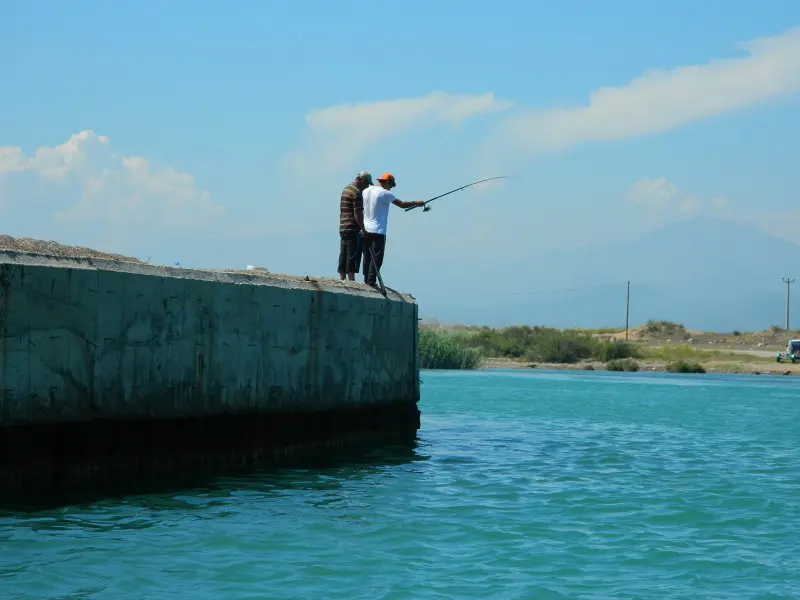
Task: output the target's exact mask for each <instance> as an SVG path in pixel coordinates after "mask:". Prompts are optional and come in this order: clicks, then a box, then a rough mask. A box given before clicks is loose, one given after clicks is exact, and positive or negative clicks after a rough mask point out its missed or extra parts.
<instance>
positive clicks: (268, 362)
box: [0, 251, 419, 495]
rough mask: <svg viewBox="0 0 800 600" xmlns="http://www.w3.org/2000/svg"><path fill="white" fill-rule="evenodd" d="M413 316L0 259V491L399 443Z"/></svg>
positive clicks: (62, 261)
mask: <svg viewBox="0 0 800 600" xmlns="http://www.w3.org/2000/svg"><path fill="white" fill-rule="evenodd" d="M417 314H418V311H417V305H416V302H415V301H414V299H413V298H412V297H410V296H407V295H404V294H400V293H396V292H392V291H390V292H389V293H388V296H387V297H383V296H382V295H381V294H379V293H378V292H376V291H373V290H371V289H369V288H367V287H366V286H363V285H359V284H353V283H345V282H339V281H335V280H314V279H309V278H303V277H289V276H284V275H274V274H270V273H264V272H259V271H212V270H197V269H183V268H173V267H164V266H156V265H147V264H143V263H135V262H124V261H118V260H99V259H82V258H65V257H55V256H46V255H35V254H25V253H17V252H10V251H0V336H2V338H1V339H0V346H1V347H0V360H1V361H2V362H1V364H0V490H3V491H5V492H11V491H14V490H16V492H18V493H20V494H22V495H25V494H24V492H26V490H27V491H31V490H39V491H40V492H42V493H46V490H47V489H48V488H51V487H54V486H55V487H61V488H63V487H64V486H69V485H73V484H78V483H80V482H82V481H84V480H87V479H92V478H97V477H100V478H103V477H111V476H114V477H119V476H121V475H120V473H123V472H127V473H129V476H134V474H135V473H139V474H140V475H141V473H142V472H143V470H148V469H149V470H152V469H162V470H164V469H166V470H169V469H181V470H185V469H187V468H195V467H197V468H203V466H204V465H208V464H210V463H214V464H222V463H236V464H241V463H248V462H258V461H260V460H269V459H274V458H276V457H280V456H288V455H293V454H297V453H302V452H305V451H309V450H313V449H319V448H325V447H330V446H336V445H341V444H347V443H351V442H359V441H364V440H369V439H383V438H387V439H388V438H394V437H397V436H400V437H409V436H410V437H411V438H413V436H414V434H415V432H416V430H417V429H418V427H419V411H418V409H417V402H418V400H419V368H418V355H417ZM148 472H149V471H148ZM0 493H2V492H0Z"/></svg>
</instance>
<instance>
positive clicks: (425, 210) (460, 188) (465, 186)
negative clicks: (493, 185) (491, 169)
mask: <svg viewBox="0 0 800 600" xmlns="http://www.w3.org/2000/svg"><path fill="white" fill-rule="evenodd" d="M493 179H508V176H507V175H500V176H498V177H489V178H488V179H480V180H479V181H473V182H472V183H468V184H467V185H462V186H461V187H459V188H456V189H454V190H450V191H449V192H445V193H444V194H440V195H438V196H434V197H433V198H431V199H430V200H426V201H425V203H424V204H423V205H422V212H428V211H429V210H430V209H431V207H430V206H428V204H429V203H430V202H433V201H434V200H437V199H439V198H441V197H443V196H447V195H449V194H452V193H454V192H458V191H460V190H463V189H464V188H468V187H470V186H473V185H477V184H479V183H483V182H484V181H492V180H493ZM415 208H417V207H416V206H412V207H410V208H407V209H405V211H406V212H408V211H410V210H414V209H415Z"/></svg>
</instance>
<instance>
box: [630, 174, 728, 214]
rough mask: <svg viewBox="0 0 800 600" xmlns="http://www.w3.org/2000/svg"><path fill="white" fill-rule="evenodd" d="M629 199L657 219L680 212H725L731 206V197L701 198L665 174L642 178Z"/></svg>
mask: <svg viewBox="0 0 800 600" xmlns="http://www.w3.org/2000/svg"><path fill="white" fill-rule="evenodd" d="M626 197H627V199H628V200H629V201H630V202H632V203H634V204H637V205H639V206H641V207H643V208H644V209H645V211H646V212H647V214H648V215H649V216H650V217H651V218H652V219H655V220H663V219H669V218H672V217H674V216H676V215H695V214H712V213H713V214H721V213H723V212H724V211H725V210H726V209H727V200H726V199H725V198H723V197H721V196H715V197H713V198H710V199H705V198H700V197H698V196H696V195H693V194H687V193H684V192H682V191H681V190H680V189H679V188H678V187H677V186H676V185H675V184H674V183H672V182H671V181H669V180H668V179H667V178H665V177H652V178H644V179H640V180H639V181H637V182H636V183H634V184H633V186H631V188H630V189H629V190H628V193H627V194H626Z"/></svg>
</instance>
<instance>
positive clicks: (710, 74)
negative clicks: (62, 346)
mask: <svg viewBox="0 0 800 600" xmlns="http://www.w3.org/2000/svg"><path fill="white" fill-rule="evenodd" d="M798 28H800V3H797V2H796V1H790V0H786V1H779V0H775V1H771V2H741V1H735V0H727V1H722V0H704V1H703V2H688V1H683V0H675V1H673V2H669V3H658V4H656V3H646V2H641V1H636V2H634V1H632V0H625V1H623V0H620V1H616V2H611V3H600V2H589V1H588V0H586V1H583V2H578V1H569V0H564V1H561V2H558V3H544V2H503V1H495V2H491V3H478V2H469V1H464V2H415V1H412V2H405V3H402V4H398V3H396V2H393V3H389V2H381V1H371V2H339V3H328V2H321V1H320V2H306V3H299V2H298V3H289V2H281V3H279V2H266V1H265V2H250V1H246V0H242V1H240V2H237V3H223V2H210V1H194V2H188V1H177V0H176V1H173V2H169V3H162V2H154V1H146V0H142V1H140V2H136V3H122V2H118V3H112V2H99V1H88V0H87V1H83V2H79V3H64V2H56V1H54V0H53V1H47V2H41V1H36V0H27V1H25V2H22V1H12V0H6V1H5V2H0V57H2V58H0V66H2V69H1V70H2V76H1V77H0V218H2V222H3V224H4V227H3V232H4V233H7V234H9V235H13V236H30V237H40V238H47V239H55V240H58V241H62V242H65V243H76V244H81V245H87V246H94V247H99V248H102V249H105V250H111V251H116V252H122V253H128V254H132V255H135V256H138V257H140V258H148V257H149V258H151V259H152V260H153V261H155V262H161V263H167V264H171V263H172V262H174V261H176V260H179V261H181V262H182V263H183V264H186V265H190V266H210V267H242V266H244V265H245V264H254V263H256V264H263V265H265V266H267V267H268V268H270V269H272V270H275V271H282V272H289V273H296V274H311V275H316V276H335V272H334V271H335V261H336V254H337V251H338V238H337V232H336V227H337V220H338V214H337V210H338V195H339V192H340V191H341V188H342V187H343V186H344V185H345V184H346V183H347V182H348V181H349V180H350V179H351V177H352V176H353V175H354V174H355V173H356V172H357V171H359V170H361V169H368V170H370V171H372V172H373V173H378V172H383V171H392V172H394V173H395V174H396V176H397V178H398V187H397V188H396V192H397V194H398V196H400V197H401V198H403V199H408V200H412V199H425V198H428V197H430V196H433V195H436V194H439V193H441V192H444V191H446V190H448V189H450V188H453V187H456V186H459V185H463V184H465V183H468V182H470V181H473V180H476V179H479V178H482V177H487V176H492V175H497V174H513V175H515V176H517V177H518V179H513V180H509V181H507V182H504V183H502V184H500V185H490V186H476V187H475V188H472V189H471V190H469V191H465V192H463V193H461V192H460V193H458V194H454V195H452V196H449V197H447V198H444V199H442V200H441V201H437V202H436V203H435V204H434V210H432V211H430V212H429V213H425V214H422V213H421V212H420V211H414V212H410V213H404V212H402V211H400V210H397V211H396V212H393V213H392V215H391V217H390V222H389V236H390V241H389V247H388V248H387V258H386V264H385V267H384V277H385V278H386V279H387V280H390V281H391V282H392V284H393V287H396V288H398V289H403V290H406V291H410V292H412V293H414V294H415V296H417V298H418V299H420V301H421V302H422V301H423V299H424V301H425V302H427V303H428V304H429V305H430V306H434V307H437V308H436V310H437V312H440V313H446V310H447V301H448V300H447V298H448V297H449V296H448V294H449V293H450V292H449V290H450V289H451V287H452V285H454V281H453V280H454V278H455V279H456V280H457V283H458V284H459V285H462V286H469V285H473V284H474V283H475V282H476V281H485V282H487V285H493V286H495V288H497V289H508V290H514V291H518V290H519V289H520V288H522V289H525V290H527V289H534V290H535V289H536V285H537V284H536V282H535V281H526V282H523V283H520V282H519V281H518V279H519V278H518V273H517V272H516V271H510V270H509V269H510V267H508V268H507V267H505V266H504V265H506V264H508V263H510V262H513V261H518V260H519V259H520V258H524V257H526V256H531V257H534V256H537V255H539V254H541V253H543V252H547V251H551V250H553V249H558V248H559V247H568V246H573V245H575V244H577V243H594V242H598V243H600V242H604V241H608V240H611V239H617V238H618V237H619V236H621V235H627V234H631V235H633V234H637V233H639V232H641V231H646V230H647V229H648V228H653V227H658V226H660V225H663V224H665V223H667V222H669V221H670V220H674V219H675V218H688V217H693V216H707V215H718V216H722V217H725V218H730V219H734V220H738V221H744V222H747V223H750V224H752V225H754V226H756V227H759V228H760V229H762V230H764V231H768V232H769V233H772V234H775V235H779V236H782V237H784V238H790V239H794V236H795V235H796V231H797V230H798V227H797V226H798V225H800V212H798V211H797V210H796V209H794V208H793V203H794V202H796V200H797V198H798V175H797V164H800V144H798V143H797V140H798V139H800V94H798V92H800V29H798ZM672 275H674V274H671V273H665V274H663V277H664V279H665V280H666V281H668V280H669V278H670V276H672ZM443 279H447V283H444V282H443ZM440 316H441V317H442V318H445V319H446V318H447V315H446V314H441V315H440Z"/></svg>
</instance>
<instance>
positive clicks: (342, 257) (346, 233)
mask: <svg viewBox="0 0 800 600" xmlns="http://www.w3.org/2000/svg"><path fill="white" fill-rule="evenodd" d="M370 185H372V175H370V174H369V173H368V172H367V171H361V172H360V173H359V174H358V175H356V178H355V180H353V181H352V182H350V183H349V184H347V186H345V188H344V190H342V195H341V197H340V199H339V279H341V280H342V281H344V279H345V276H347V278H349V279H350V281H355V280H356V273H357V272H358V266H359V263H361V251H362V248H361V243H362V240H361V232H363V231H364V200H363V198H362V197H361V192H362V191H363V190H364V189H365V188H367V187H368V186H370Z"/></svg>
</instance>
